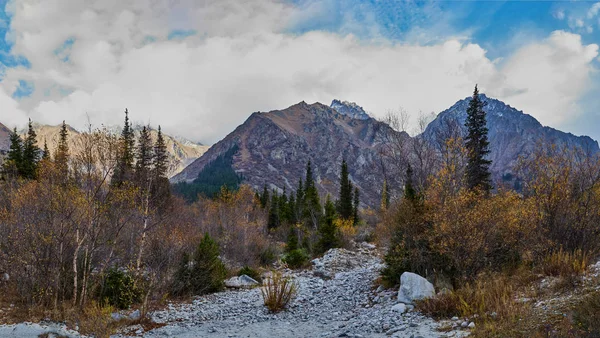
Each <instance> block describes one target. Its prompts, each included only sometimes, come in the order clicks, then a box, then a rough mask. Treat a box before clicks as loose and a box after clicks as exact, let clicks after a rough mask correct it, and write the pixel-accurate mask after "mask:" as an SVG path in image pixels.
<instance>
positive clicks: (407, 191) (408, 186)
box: [404, 164, 417, 202]
mask: <svg viewBox="0 0 600 338" xmlns="http://www.w3.org/2000/svg"><path fill="white" fill-rule="evenodd" d="M404 198H406V199H407V200H409V201H413V202H414V201H416V200H417V192H416V190H415V188H414V185H413V170H412V167H411V166H410V164H409V165H408V169H406V183H405V184H404Z"/></svg>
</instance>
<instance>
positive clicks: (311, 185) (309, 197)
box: [303, 160, 323, 229]
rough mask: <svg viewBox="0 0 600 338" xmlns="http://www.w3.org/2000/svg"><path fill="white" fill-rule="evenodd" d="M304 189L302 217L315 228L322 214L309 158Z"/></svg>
mask: <svg viewBox="0 0 600 338" xmlns="http://www.w3.org/2000/svg"><path fill="white" fill-rule="evenodd" d="M304 186H305V191H304V214H303V217H304V219H305V220H306V221H307V222H308V224H310V225H312V227H313V228H314V229H317V228H318V226H319V223H320V220H321V216H322V214H323V211H322V208H321V201H320V200H319V192H318V190H317V187H316V186H315V181H314V178H313V174H312V165H311V163H310V160H309V161H308V163H307V165H306V182H305V185H304Z"/></svg>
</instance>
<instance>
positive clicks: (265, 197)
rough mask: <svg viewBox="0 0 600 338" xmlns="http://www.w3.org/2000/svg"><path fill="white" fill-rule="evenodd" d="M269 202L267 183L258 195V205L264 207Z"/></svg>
mask: <svg viewBox="0 0 600 338" xmlns="http://www.w3.org/2000/svg"><path fill="white" fill-rule="evenodd" d="M268 204H269V190H268V189H267V185H266V184H265V185H264V186H263V192H262V195H260V206H261V207H263V208H265V207H266V206H267V205H268Z"/></svg>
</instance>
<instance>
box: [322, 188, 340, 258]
mask: <svg viewBox="0 0 600 338" xmlns="http://www.w3.org/2000/svg"><path fill="white" fill-rule="evenodd" d="M335 219H336V214H335V205H334V204H333V202H332V201H331V199H330V198H329V195H327V200H326V201H325V217H324V219H323V223H322V224H321V226H320V227H319V242H318V244H317V247H318V249H319V251H320V252H325V251H327V250H329V249H331V248H337V247H338V246H339V245H340V240H339V236H338V231H337V227H336V225H335V223H334V221H335Z"/></svg>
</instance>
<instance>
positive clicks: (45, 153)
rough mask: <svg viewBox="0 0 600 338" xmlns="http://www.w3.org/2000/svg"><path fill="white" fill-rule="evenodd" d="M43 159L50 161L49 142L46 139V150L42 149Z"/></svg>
mask: <svg viewBox="0 0 600 338" xmlns="http://www.w3.org/2000/svg"><path fill="white" fill-rule="evenodd" d="M42 161H45V162H47V161H50V150H48V142H46V139H44V150H42Z"/></svg>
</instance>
